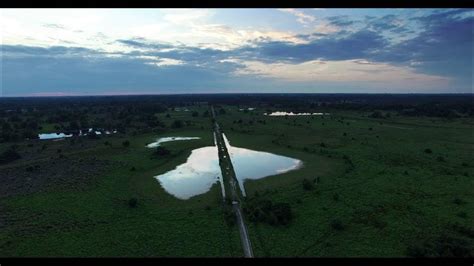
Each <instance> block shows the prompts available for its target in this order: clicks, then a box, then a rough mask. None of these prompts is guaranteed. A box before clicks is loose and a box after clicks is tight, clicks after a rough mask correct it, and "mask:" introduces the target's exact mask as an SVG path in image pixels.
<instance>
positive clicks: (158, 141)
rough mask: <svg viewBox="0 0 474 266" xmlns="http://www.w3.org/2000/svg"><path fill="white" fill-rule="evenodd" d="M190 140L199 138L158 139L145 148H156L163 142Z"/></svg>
mask: <svg viewBox="0 0 474 266" xmlns="http://www.w3.org/2000/svg"><path fill="white" fill-rule="evenodd" d="M191 139H200V137H165V138H159V139H157V140H156V141H155V142H152V143H150V144H148V145H146V146H147V147H148V148H156V147H158V146H160V143H163V142H169V141H177V140H191Z"/></svg>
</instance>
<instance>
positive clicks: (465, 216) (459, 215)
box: [456, 212, 467, 219]
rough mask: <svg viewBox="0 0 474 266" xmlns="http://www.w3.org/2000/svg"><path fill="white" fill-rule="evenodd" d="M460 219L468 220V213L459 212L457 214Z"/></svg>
mask: <svg viewBox="0 0 474 266" xmlns="http://www.w3.org/2000/svg"><path fill="white" fill-rule="evenodd" d="M456 215H457V216H458V217H459V218H463V219H466V218H467V213H466V212H458V213H457V214H456Z"/></svg>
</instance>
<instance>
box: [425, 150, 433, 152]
mask: <svg viewBox="0 0 474 266" xmlns="http://www.w3.org/2000/svg"><path fill="white" fill-rule="evenodd" d="M425 153H433V151H432V150H431V149H425Z"/></svg>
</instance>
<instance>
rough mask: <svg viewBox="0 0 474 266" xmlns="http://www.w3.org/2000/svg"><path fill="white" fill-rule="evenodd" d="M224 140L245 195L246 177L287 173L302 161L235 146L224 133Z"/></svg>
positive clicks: (262, 176) (296, 167)
mask: <svg viewBox="0 0 474 266" xmlns="http://www.w3.org/2000/svg"><path fill="white" fill-rule="evenodd" d="M223 137H224V142H225V143H226V146H227V149H228V151H229V154H230V159H231V160H232V165H233V166H234V171H235V175H236V177H237V181H238V182H239V186H240V190H241V191H242V193H243V194H244V196H245V188H244V182H245V180H246V179H260V178H264V177H267V176H272V175H277V174H282V173H286V172H288V171H291V170H296V169H298V168H300V167H301V166H302V165H303V163H302V161H300V160H298V159H294V158H290V157H286V156H281V155H276V154H273V153H269V152H261V151H254V150H250V149H244V148H238V147H233V146H231V145H230V143H229V140H228V139H227V137H226V136H225V134H223Z"/></svg>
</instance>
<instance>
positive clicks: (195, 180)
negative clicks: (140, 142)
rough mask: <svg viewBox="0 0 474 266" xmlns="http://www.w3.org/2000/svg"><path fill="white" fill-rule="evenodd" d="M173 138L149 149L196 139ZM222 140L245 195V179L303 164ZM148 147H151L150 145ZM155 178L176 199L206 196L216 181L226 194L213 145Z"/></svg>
mask: <svg viewBox="0 0 474 266" xmlns="http://www.w3.org/2000/svg"><path fill="white" fill-rule="evenodd" d="M172 138H174V139H171V137H169V138H161V139H158V140H157V141H156V142H154V143H157V142H158V144H156V146H151V148H153V147H157V146H158V145H159V143H163V142H167V141H176V140H190V139H197V138H196V137H172ZM164 140H166V141H164ZM224 140H225V142H226V145H227V148H228V150H229V154H230V157H231V160H232V164H233V166H234V170H235V173H236V176H237V179H238V182H239V186H240V188H241V191H242V192H243V194H244V195H245V190H244V186H243V183H244V182H245V180H247V179H260V178H264V177H267V176H271V175H277V174H281V173H285V172H288V171H291V170H295V169H298V168H299V167H301V166H302V162H301V161H300V160H298V159H294V158H289V157H285V156H281V155H276V154H272V153H268V152H261V151H254V150H250V149H244V148H238V147H232V146H230V143H229V141H228V140H227V138H226V136H225V135H224ZM147 147H150V144H149V145H147ZM155 178H156V179H157V180H158V181H159V182H160V184H161V186H162V187H163V189H164V190H165V191H167V192H168V193H170V194H171V195H174V196H175V197H177V198H179V199H189V198H191V197H193V196H196V195H200V194H203V193H206V192H207V191H209V190H210V189H211V187H212V185H214V184H215V183H216V182H219V181H221V182H220V184H221V190H222V193H223V194H224V193H225V192H224V186H223V184H222V173H221V169H220V166H219V158H218V152H217V147H216V146H208V147H202V148H198V149H194V150H192V151H191V155H190V156H189V157H188V158H187V160H186V162H185V163H183V164H181V165H178V166H177V167H176V168H175V169H173V170H171V171H168V172H166V173H164V174H161V175H157V176H155Z"/></svg>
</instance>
